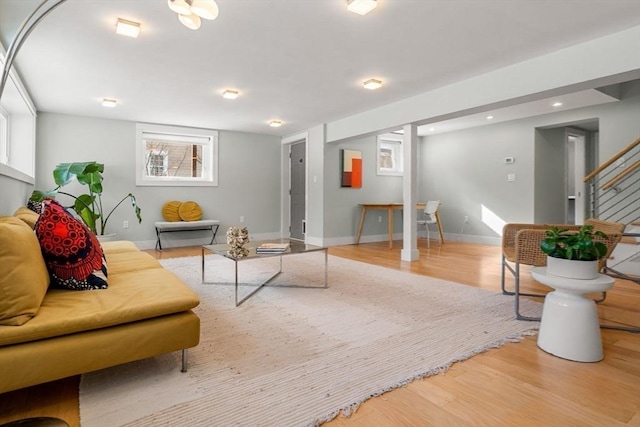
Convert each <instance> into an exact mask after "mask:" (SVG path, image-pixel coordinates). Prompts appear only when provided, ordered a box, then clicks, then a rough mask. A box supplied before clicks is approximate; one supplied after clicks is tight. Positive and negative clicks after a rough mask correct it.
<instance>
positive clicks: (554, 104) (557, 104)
mask: <svg viewBox="0 0 640 427" xmlns="http://www.w3.org/2000/svg"><path fill="white" fill-rule="evenodd" d="M552 105H553V106H554V107H562V102H554V103H553V104H552Z"/></svg>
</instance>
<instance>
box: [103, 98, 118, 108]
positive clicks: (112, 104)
mask: <svg viewBox="0 0 640 427" xmlns="http://www.w3.org/2000/svg"><path fill="white" fill-rule="evenodd" d="M117 103H118V101H116V100H115V99H109V98H104V99H103V100H102V106H103V107H109V108H113V107H115V106H116V104H117Z"/></svg>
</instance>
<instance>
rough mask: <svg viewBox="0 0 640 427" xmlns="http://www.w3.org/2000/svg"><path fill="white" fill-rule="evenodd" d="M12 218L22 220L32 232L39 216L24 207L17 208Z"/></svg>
mask: <svg viewBox="0 0 640 427" xmlns="http://www.w3.org/2000/svg"><path fill="white" fill-rule="evenodd" d="M13 216H15V217H16V218H19V219H21V220H23V221H24V222H25V223H27V225H28V226H29V227H31V229H32V230H33V228H34V227H35V226H36V222H37V221H38V218H39V217H40V215H39V214H37V213H35V212H34V211H32V210H31V209H29V208H27V207H24V206H21V207H19V208H18V210H17V211H15V212H14V213H13Z"/></svg>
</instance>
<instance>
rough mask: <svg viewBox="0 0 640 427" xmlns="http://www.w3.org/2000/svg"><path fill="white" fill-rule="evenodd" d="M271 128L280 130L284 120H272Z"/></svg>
mask: <svg viewBox="0 0 640 427" xmlns="http://www.w3.org/2000/svg"><path fill="white" fill-rule="evenodd" d="M269 126H271V127H272V128H279V127H280V126H282V120H271V121H270V122H269Z"/></svg>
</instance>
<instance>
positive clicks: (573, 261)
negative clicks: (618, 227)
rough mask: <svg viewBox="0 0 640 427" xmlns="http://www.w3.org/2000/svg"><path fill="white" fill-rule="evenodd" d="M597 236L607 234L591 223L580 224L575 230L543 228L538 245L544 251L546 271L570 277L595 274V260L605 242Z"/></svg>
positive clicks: (602, 249)
mask: <svg viewBox="0 0 640 427" xmlns="http://www.w3.org/2000/svg"><path fill="white" fill-rule="evenodd" d="M596 236H598V237H602V238H605V239H606V238H607V235H606V234H604V233H603V232H601V231H594V230H593V225H583V226H581V227H580V229H579V230H578V231H575V230H572V231H569V230H561V229H559V228H558V227H553V228H551V229H549V230H547V231H546V233H545V238H544V240H543V241H542V242H541V243H540V249H542V252H544V253H545V254H547V273H548V274H552V275H554V276H561V277H567V278H572V279H595V278H596V277H598V261H599V260H600V259H601V258H603V257H605V256H606V254H607V246H606V245H605V244H604V243H603V242H600V241H598V240H596Z"/></svg>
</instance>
